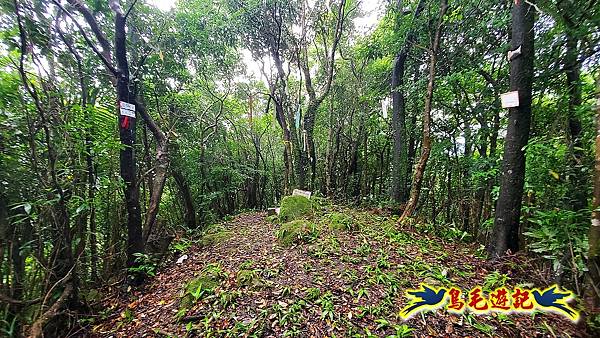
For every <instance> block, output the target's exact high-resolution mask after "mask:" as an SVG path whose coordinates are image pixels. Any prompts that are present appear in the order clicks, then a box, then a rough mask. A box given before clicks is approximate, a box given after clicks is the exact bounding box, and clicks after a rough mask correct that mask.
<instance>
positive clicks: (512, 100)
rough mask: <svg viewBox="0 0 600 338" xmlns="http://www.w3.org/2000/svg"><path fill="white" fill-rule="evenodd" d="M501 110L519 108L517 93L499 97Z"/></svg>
mask: <svg viewBox="0 0 600 338" xmlns="http://www.w3.org/2000/svg"><path fill="white" fill-rule="evenodd" d="M500 99H501V100H502V108H512V107H518V106H519V91H513V92H508V93H504V94H502V95H500Z"/></svg>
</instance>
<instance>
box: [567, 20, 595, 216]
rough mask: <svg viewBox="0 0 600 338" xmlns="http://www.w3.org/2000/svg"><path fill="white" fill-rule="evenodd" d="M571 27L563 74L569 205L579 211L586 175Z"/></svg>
mask: <svg viewBox="0 0 600 338" xmlns="http://www.w3.org/2000/svg"><path fill="white" fill-rule="evenodd" d="M571 29H572V28H567V30H566V38H567V42H566V48H567V51H566V55H565V74H566V78H567V90H568V92H569V106H568V110H567V115H568V124H569V139H570V149H571V161H570V163H571V168H572V174H571V175H570V176H571V177H570V178H569V181H570V185H571V187H570V193H569V195H570V196H571V205H572V208H573V210H574V211H579V210H582V209H585V208H586V207H587V194H586V191H587V189H585V186H586V184H587V181H588V179H589V178H588V177H586V176H585V175H581V172H582V158H583V155H584V154H583V152H584V151H583V147H582V144H581V121H580V120H579V117H578V116H577V109H578V108H579V107H580V106H581V101H582V99H581V84H580V72H581V71H580V68H581V64H580V62H579V60H578V57H579V53H578V49H577V44H578V41H577V38H576V37H575V36H574V33H573V32H572V31H571Z"/></svg>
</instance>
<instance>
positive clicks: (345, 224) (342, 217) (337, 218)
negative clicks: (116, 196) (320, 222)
mask: <svg viewBox="0 0 600 338" xmlns="http://www.w3.org/2000/svg"><path fill="white" fill-rule="evenodd" d="M328 219H329V224H328V225H329V228H330V229H331V230H334V231H349V230H353V229H355V228H356V227H355V224H354V221H353V219H352V216H350V215H348V214H345V213H341V212H333V213H331V214H329V215H328Z"/></svg>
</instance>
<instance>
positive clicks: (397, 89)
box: [391, 0, 425, 203]
mask: <svg viewBox="0 0 600 338" xmlns="http://www.w3.org/2000/svg"><path fill="white" fill-rule="evenodd" d="M399 3H400V2H399ZM424 5H425V1H424V0H420V1H419V3H418V4H417V8H416V9H415V12H414V15H413V25H415V23H414V21H415V20H416V19H417V18H418V17H419V15H420V14H421V12H422V11H423V8H424V7H425V6H424ZM401 10H402V8H398V11H401ZM413 27H414V26H413ZM414 40H415V36H414V28H413V29H411V30H410V31H409V32H408V34H407V36H406V40H405V43H404V46H403V47H402V49H401V50H400V52H399V53H398V54H397V55H396V57H395V59H394V68H393V69H392V132H393V136H394V148H393V153H392V189H391V195H392V196H391V197H392V200H393V201H394V202H396V203H404V202H406V199H407V198H408V184H407V178H408V177H407V176H406V172H407V167H408V149H407V144H406V143H407V142H406V123H405V122H406V102H405V101H406V100H405V97H404V70H405V64H406V59H407V57H408V55H409V53H410V50H411V48H412V45H413V44H414Z"/></svg>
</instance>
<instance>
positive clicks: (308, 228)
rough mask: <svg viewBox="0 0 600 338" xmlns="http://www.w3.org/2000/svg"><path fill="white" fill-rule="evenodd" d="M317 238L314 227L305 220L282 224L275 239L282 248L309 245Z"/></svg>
mask: <svg viewBox="0 0 600 338" xmlns="http://www.w3.org/2000/svg"><path fill="white" fill-rule="evenodd" d="M318 236H319V232H318V230H317V227H316V225H315V224H314V223H311V222H309V221H307V220H296V221H291V222H287V223H284V224H283V225H281V227H280V228H279V230H278V231H277V239H278V240H279V242H280V243H281V244H282V245H283V246H290V245H292V244H294V243H310V242H312V241H314V240H315V239H316V238H317V237H318Z"/></svg>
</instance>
